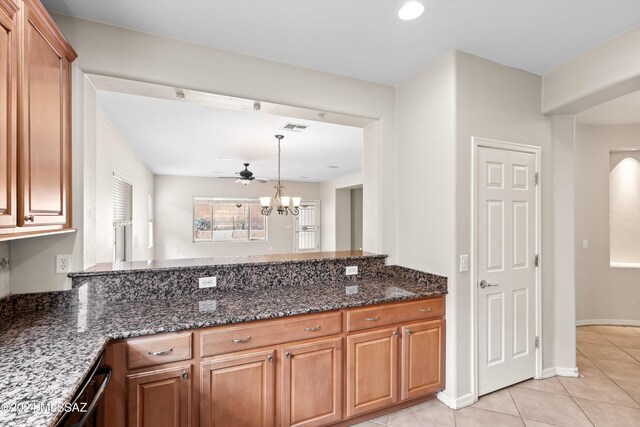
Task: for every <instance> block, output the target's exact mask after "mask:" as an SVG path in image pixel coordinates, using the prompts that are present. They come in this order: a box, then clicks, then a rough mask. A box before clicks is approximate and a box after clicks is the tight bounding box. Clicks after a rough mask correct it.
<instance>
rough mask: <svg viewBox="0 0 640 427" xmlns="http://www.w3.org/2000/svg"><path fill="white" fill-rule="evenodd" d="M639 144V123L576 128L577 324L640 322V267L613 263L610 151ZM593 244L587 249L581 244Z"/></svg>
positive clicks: (580, 126) (579, 126)
mask: <svg viewBox="0 0 640 427" xmlns="http://www.w3.org/2000/svg"><path fill="white" fill-rule="evenodd" d="M639 145H640V125H628V126H588V125H578V126H577V131H576V171H575V173H576V219H575V224H576V239H575V250H576V264H575V271H576V273H575V274H576V306H577V307H576V310H577V316H576V317H577V320H578V322H579V323H592V322H602V321H608V322H615V323H623V324H636V325H638V324H640V286H638V284H639V283H640V269H638V268H611V266H610V265H609V168H610V166H609V151H610V150H612V149H619V148H632V147H638V146H639ZM584 239H587V240H588V241H589V248H588V249H583V247H582V241H583V240H584Z"/></svg>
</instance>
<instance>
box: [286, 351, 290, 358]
mask: <svg viewBox="0 0 640 427" xmlns="http://www.w3.org/2000/svg"><path fill="white" fill-rule="evenodd" d="M284 355H285V356H286V357H287V359H291V353H289V352H288V351H285V352H284Z"/></svg>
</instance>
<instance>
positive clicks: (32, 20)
mask: <svg viewBox="0 0 640 427" xmlns="http://www.w3.org/2000/svg"><path fill="white" fill-rule="evenodd" d="M21 13H22V26H23V31H22V43H21V45H22V64H23V67H22V70H21V71H20V83H19V99H20V103H19V108H18V117H19V126H20V127H19V137H18V141H19V154H18V162H19V165H20V171H21V172H20V178H19V180H18V188H19V192H18V200H19V206H20V212H19V215H18V225H19V226H22V227H31V226H59V228H62V227H65V228H67V227H70V226H71V211H70V210H71V205H70V201H71V193H70V192H71V135H70V127H71V110H70V93H71V90H70V87H69V84H70V65H71V62H70V61H71V60H73V59H74V58H75V57H74V56H73V55H74V53H71V52H68V48H66V47H65V45H64V44H63V43H62V41H61V39H60V37H59V35H58V34H59V33H57V30H56V29H55V26H54V25H53V23H52V22H51V21H50V18H49V17H48V15H47V14H46V11H45V10H44V9H43V8H42V6H41V5H40V4H38V3H36V1H35V0H25V1H24V3H23V10H22V12H21Z"/></svg>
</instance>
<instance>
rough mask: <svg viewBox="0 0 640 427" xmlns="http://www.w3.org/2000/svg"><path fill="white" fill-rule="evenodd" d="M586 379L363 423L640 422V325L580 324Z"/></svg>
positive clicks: (614, 426) (536, 425) (460, 426)
mask: <svg viewBox="0 0 640 427" xmlns="http://www.w3.org/2000/svg"><path fill="white" fill-rule="evenodd" d="M577 341H578V343H577V347H578V350H577V354H578V369H579V372H580V375H581V376H580V378H567V377H553V378H549V379H546V380H529V381H525V382H522V383H519V384H516V385H514V386H511V387H508V388H505V389H502V390H498V391H496V392H493V393H491V394H488V395H486V396H482V397H481V398H480V400H479V401H478V403H476V404H475V405H473V406H469V407H466V408H463V409H459V410H457V411H454V410H452V409H449V408H448V407H446V406H445V405H444V404H443V403H442V402H440V401H439V400H437V399H433V400H430V401H428V402H426V403H423V404H420V405H416V406H413V407H410V408H407V409H403V410H400V411H397V412H394V413H391V414H389V415H385V416H383V417H380V418H376V419H374V420H371V421H367V422H365V423H361V424H358V426H359V427H381V426H388V427H414V426H416V427H417V426H421V427H422V426H434V427H456V426H457V427H468V426H477V427H485V426H486V427H501V426H505V427H510V426H526V427H542V426H571V427H573V426H596V427H601V426H602V427H625V426H629V427H640V328H634V327H625V326H581V327H578V328H577Z"/></svg>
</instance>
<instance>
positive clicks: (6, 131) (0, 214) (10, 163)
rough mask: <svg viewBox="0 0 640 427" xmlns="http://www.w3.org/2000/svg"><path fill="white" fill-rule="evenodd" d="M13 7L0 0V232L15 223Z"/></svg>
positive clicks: (15, 58)
mask: <svg viewBox="0 0 640 427" xmlns="http://www.w3.org/2000/svg"><path fill="white" fill-rule="evenodd" d="M16 11H17V7H16V5H15V4H13V2H12V1H11V0H0V234H3V229H4V230H5V232H11V231H13V230H12V228H13V227H15V226H16V219H17V210H16V207H17V206H16V168H17V160H16V150H17V146H16V141H17V140H16V135H17V115H16V111H17V102H18V101H17V87H18V86H17V85H18V37H17V20H16Z"/></svg>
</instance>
